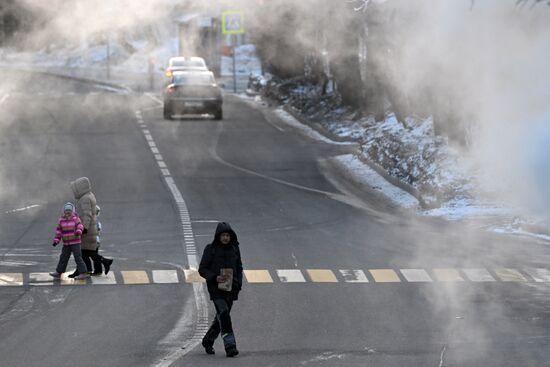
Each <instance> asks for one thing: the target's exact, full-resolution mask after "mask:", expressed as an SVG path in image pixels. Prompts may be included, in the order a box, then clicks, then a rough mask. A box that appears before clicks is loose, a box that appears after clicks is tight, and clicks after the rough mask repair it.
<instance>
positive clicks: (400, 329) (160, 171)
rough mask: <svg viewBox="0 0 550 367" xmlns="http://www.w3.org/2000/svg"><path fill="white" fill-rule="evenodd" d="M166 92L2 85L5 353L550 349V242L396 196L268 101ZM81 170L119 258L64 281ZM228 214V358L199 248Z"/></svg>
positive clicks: (402, 362)
mask: <svg viewBox="0 0 550 367" xmlns="http://www.w3.org/2000/svg"><path fill="white" fill-rule="evenodd" d="M0 77H2V75H0ZM155 98H156V97H154V96H150V95H142V94H133V93H123V92H121V93H116V92H114V91H108V90H106V89H105V88H102V87H100V86H94V85H90V84H86V83H82V82H78V81H72V80H68V79H58V78H55V77H52V76H46V75H42V74H33V75H32V77H30V78H28V80H25V81H21V82H19V83H13V85H11V86H10V88H9V89H3V90H0V101H1V102H0V117H1V121H0V129H1V134H0V160H1V162H0V163H1V166H0V184H1V187H2V189H1V192H0V209H1V210H0V217H1V220H0V235H1V236H0V238H1V239H0V366H1V367H11V366H28V367H30V366H98V365H101V366H153V365H173V366H214V365H219V364H221V363H231V364H232V365H239V366H365V365H368V366H400V367H401V366H499V367H502V366H510V367H511V366H514V367H515V366H543V365H545V364H547V363H548V362H547V361H548V360H550V348H548V346H549V345H550V310H549V308H548V304H549V303H548V302H549V300H550V288H549V287H550V273H549V272H548V269H549V268H550V267H549V265H548V264H549V262H550V256H549V255H548V254H549V253H548V248H547V247H545V246H544V245H541V244H538V243H537V242H535V241H534V240H528V239H522V238H516V237H506V236H500V235H493V234H489V233H485V232H481V231H478V230H477V229H474V228H469V227H467V226H466V225H464V224H461V223H459V222H445V221H440V220H439V219H433V218H422V217H417V216H416V215H415V214H414V213H411V212H404V211H402V210H400V209H398V208H395V207H394V206H392V205H391V204H390V203H388V202H387V201H386V200H385V199H384V198H382V197H379V196H377V194H375V193H374V190H373V191H372V192H371V191H369V189H368V188H364V187H362V188H360V187H357V186H356V185H354V184H353V183H351V182H346V180H345V179H343V178H342V177H340V176H339V174H338V171H337V170H334V169H333V167H331V166H330V165H327V164H326V159H327V158H328V157H331V156H335V155H339V154H345V153H346V151H347V149H348V148H346V147H342V146H339V145H331V144H327V143H320V142H318V141H314V140H310V139H309V138H307V137H305V136H303V135H301V134H300V133H299V132H297V131H296V130H294V129H293V128H292V127H290V126H288V125H286V124H284V123H283V122H282V121H280V120H278V119H277V117H276V116H275V115H274V114H273V113H272V112H271V111H270V110H269V109H267V108H265V107H259V106H254V105H253V104H251V103H248V102H245V101H243V100H242V99H240V98H238V97H236V96H232V95H226V96H225V100H224V120H222V121H214V120H210V119H203V118H186V119H180V120H177V119H176V120H173V121H167V120H164V119H163V118H162V109H161V105H160V104H159V102H158V101H157V100H156V99H155ZM80 176H87V177H89V178H90V180H91V182H92V187H93V190H94V192H95V194H96V196H97V199H98V204H99V205H100V206H101V209H102V213H101V217H100V219H101V222H102V224H103V226H104V229H103V232H102V233H103V242H102V244H101V250H102V252H103V254H104V255H105V256H108V257H113V258H114V264H113V268H112V270H113V272H112V274H113V276H112V277H110V278H107V277H105V276H103V277H101V278H94V279H93V280H89V281H87V282H85V283H86V284H81V285H78V284H75V283H72V282H71V281H67V282H62V283H64V284H59V283H53V282H52V281H51V280H50V279H48V278H47V277H46V278H44V277H43V273H47V272H49V271H53V270H54V267H55V264H56V262H57V258H58V255H59V248H55V249H54V248H52V247H51V245H50V243H51V239H52V237H53V234H54V229H55V223H56V219H57V217H58V215H59V213H60V210H61V208H62V205H63V203H64V202H66V201H68V200H71V199H72V193H71V191H70V188H69V184H68V183H69V182H70V181H71V180H73V179H75V178H77V177H80ZM167 183H168V184H167ZM178 194H181V199H182V200H181V201H178ZM182 203H183V204H182ZM182 208H183V209H182ZM187 214H188V218H187ZM217 221H227V222H229V223H231V225H232V227H233V228H234V229H235V231H236V232H237V234H238V236H239V241H240V243H241V253H242V257H243V264H244V268H245V281H244V285H243V291H242V293H241V295H240V297H239V300H238V301H237V302H236V303H235V306H234V310H233V311H232V317H233V324H234V328H235V334H236V338H237V344H238V347H239V350H240V352H241V353H240V355H239V356H238V357H237V358H236V359H235V360H231V361H225V356H224V353H223V347H222V345H221V342H219V341H218V342H217V344H216V345H215V349H216V352H217V354H216V355H215V356H208V355H206V354H204V351H203V349H202V347H200V345H199V346H197V347H195V346H196V344H197V343H196V336H197V335H201V328H202V327H203V326H204V325H202V324H201V323H197V320H199V321H200V317H199V316H200V314H201V312H202V311H205V310H206V309H207V310H208V314H209V318H210V320H212V317H213V315H214V312H213V307H212V306H211V304H210V302H205V301H204V300H201V299H197V297H198V296H201V295H202V297H204V296H205V294H206V290H205V287H203V285H201V283H195V282H194V281H196V280H197V278H195V277H194V275H193V272H190V271H189V270H190V267H192V265H193V264H190V263H189V261H192V259H193V258H195V259H196V258H197V257H198V258H200V255H201V254H202V249H203V248H204V246H205V245H206V244H207V243H208V242H210V241H211V240H212V237H213V233H214V229H215V226H216V222H217ZM189 224H190V226H189ZM191 234H192V235H191ZM195 249H196V254H194V251H193V250H195ZM70 264H71V265H70V266H73V265H72V264H73V263H72V260H71V263H70ZM186 270H187V271H186ZM102 283H106V284H102ZM199 298H200V297H199ZM205 307H207V308H205ZM203 321H204V320H203ZM194 337H195V338H194ZM181 346H186V349H182V348H181Z"/></svg>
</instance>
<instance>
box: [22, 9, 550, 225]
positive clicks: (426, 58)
mask: <svg viewBox="0 0 550 367" xmlns="http://www.w3.org/2000/svg"><path fill="white" fill-rule="evenodd" d="M359 3H360V2H355V3H353V2H352V3H351V4H350V3H349V2H345V1H342V2H334V1H321V0H319V1H315V0H306V1H300V2H295V1H290V0H278V1H260V0H258V1H250V0H249V1H210V2H208V1H203V2H196V1H195V2H194V1H188V2H185V1H170V0H164V1H146V0H116V1H108V2H105V1H102V0H79V1H65V0H55V1H48V2H44V1H41V0H23V1H22V3H21V4H22V6H24V7H26V8H27V9H30V10H31V11H32V12H33V13H34V14H37V15H38V17H37V22H36V25H35V31H34V32H32V34H31V35H29V36H28V37H27V39H26V40H27V44H28V45H30V46H33V47H34V48H35V49H41V48H49V47H54V48H56V47H59V46H60V45H63V46H65V45H74V46H76V45H81V44H89V43H93V42H101V40H102V37H105V35H107V34H111V37H112V34H115V35H116V34H117V33H119V32H126V33H127V34H132V33H134V34H138V37H139V35H140V32H141V36H142V37H147V36H146V33H147V32H144V30H152V31H151V32H152V33H155V27H156V29H159V28H160V27H159V25H161V24H164V27H165V28H166V27H168V28H170V27H174V26H175V25H174V23H173V19H174V18H175V17H177V16H178V14H180V13H181V14H184V13H185V11H188V10H189V9H192V10H199V11H209V12H210V14H214V15H216V14H218V13H219V12H220V11H222V10H227V9H242V10H244V11H245V13H246V22H247V23H246V24H247V25H248V29H249V30H252V31H251V32H254V29H255V30H262V32H264V33H266V32H267V33H269V32H270V31H271V29H269V27H270V24H277V23H279V22H283V21H284V20H285V19H286V18H287V17H288V16H289V14H292V15H294V16H295V17H296V19H300V21H299V22H294V23H292V24H293V25H297V27H296V28H293V29H291V30H290V32H291V35H290V33H289V34H281V35H280V37H293V38H295V41H296V42H298V43H299V44H300V45H301V46H303V48H304V49H308V50H318V51H319V50H320V48H321V47H322V46H324V44H323V40H324V39H326V38H327V37H328V38H330V37H336V38H338V36H339V35H340V34H343V33H344V32H345V31H349V29H350V27H351V25H350V24H352V22H353V21H357V20H358V19H359V20H361V21H366V19H368V15H369V14H371V13H372V12H373V11H379V14H381V16H380V18H379V19H378V20H380V19H382V20H383V23H384V22H385V23H387V25H386V26H385V27H382V28H380V29H383V32H384V33H385V34H384V35H383V36H384V37H386V38H387V39H388V40H389V44H388V48H389V49H391V53H387V54H383V55H378V56H376V57H375V58H376V59H377V60H378V63H379V65H378V67H380V72H381V73H383V74H385V75H386V76H387V77H388V80H390V81H391V83H392V84H394V87H395V88H396V90H398V91H399V93H400V94H402V95H404V96H406V99H407V100H408V101H409V102H410V105H411V106H412V107H411V108H410V111H409V112H413V113H414V112H420V111H416V109H417V107H419V108H418V110H422V109H425V106H427V105H430V106H431V109H432V111H428V112H431V113H435V111H436V110H437V111H438V112H441V111H443V114H441V116H450V117H452V118H449V119H448V120H446V119H445V118H443V119H441V118H440V119H439V120H437V122H438V123H444V124H445V123H447V124H449V125H455V124H463V125H467V126H470V127H471V130H470V135H469V140H470V150H469V152H468V153H466V152H465V154H464V155H465V157H466V156H467V157H468V159H469V161H470V162H473V165H474V166H476V167H477V169H478V170H479V172H482V173H483V174H482V175H481V176H480V180H481V184H482V187H483V188H484V189H485V190H486V191H490V192H494V193H495V194H496V195H497V196H498V197H499V198H500V199H503V201H505V202H511V203H513V204H516V205H518V206H520V207H521V206H523V207H525V206H528V207H530V209H531V210H535V211H537V212H539V213H540V212H542V213H544V214H547V215H548V214H550V212H549V210H548V209H547V208H550V195H549V192H548V189H546V187H548V185H547V183H548V178H549V177H550V165H546V164H544V159H545V157H546V156H547V154H546V153H548V148H547V147H548V146H549V144H548V142H549V141H550V130H549V129H548V128H547V127H546V126H548V124H549V123H550V104H549V103H548V101H549V99H550V68H548V67H547V63H548V60H549V59H550V27H548V24H549V21H550V7H548V6H545V4H539V5H537V6H535V7H530V6H517V5H516V1H515V0H507V1H502V0H478V1H475V2H473V3H472V2H471V1H469V0H468V1H467V0H463V1H445V2H442V1H434V0H420V1H414V2H411V1H402V0H387V1H373V2H370V4H369V6H368V7H367V8H366V11H365V12H361V11H359V12H358V11H354V8H356V7H357V4H359ZM472 4H473V6H472ZM266 12H267V13H268V14H266ZM372 19H376V18H371V20H372ZM268 20H269V21H268ZM171 22H172V23H171ZM367 26H369V31H370V33H369V36H375V37H378V36H381V35H377V34H376V33H375V32H377V31H378V32H380V29H377V28H375V27H371V26H370V25H369V24H368V22H367ZM356 32H357V33H361V32H362V30H361V29H360V28H357V29H356ZM98 40H99V41H98ZM52 45H55V46H52ZM330 46H331V47H332V49H330V50H328V51H329V55H337V54H339V53H344V52H349V50H346V48H347V46H346V47H343V46H342V48H341V49H338V43H331V44H330ZM370 51H372V50H370ZM357 52H359V50H357ZM368 52H369V50H367V54H368ZM376 52H380V50H377V51H376ZM281 56H282V57H285V55H281ZM287 57H288V56H287ZM427 96H429V98H428V97H427ZM428 99H429V101H428ZM423 106H424V107H423ZM423 112H424V111H423Z"/></svg>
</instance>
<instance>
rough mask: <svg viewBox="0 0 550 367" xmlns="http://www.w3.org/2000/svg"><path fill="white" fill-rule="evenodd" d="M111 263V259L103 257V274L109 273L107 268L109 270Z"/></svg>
mask: <svg viewBox="0 0 550 367" xmlns="http://www.w3.org/2000/svg"><path fill="white" fill-rule="evenodd" d="M112 264H113V259H105V262H104V263H103V266H104V267H105V275H107V274H109V270H111V265H112Z"/></svg>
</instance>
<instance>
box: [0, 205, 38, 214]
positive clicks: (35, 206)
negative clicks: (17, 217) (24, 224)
mask: <svg viewBox="0 0 550 367" xmlns="http://www.w3.org/2000/svg"><path fill="white" fill-rule="evenodd" d="M39 206H40V205H38V204H34V205H29V206H25V207H23V208H17V209H12V210H8V211H7V212H4V214H13V213H18V212H22V211H25V210H29V209H34V208H38V207H39Z"/></svg>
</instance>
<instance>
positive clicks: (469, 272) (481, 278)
mask: <svg viewBox="0 0 550 367" xmlns="http://www.w3.org/2000/svg"><path fill="white" fill-rule="evenodd" d="M462 272H463V273H464V274H466V277H467V278H468V279H470V280H471V281H472V282H496V279H495V278H493V276H492V275H491V273H489V271H488V270H487V269H483V268H479V269H471V268H470V269H462Z"/></svg>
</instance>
